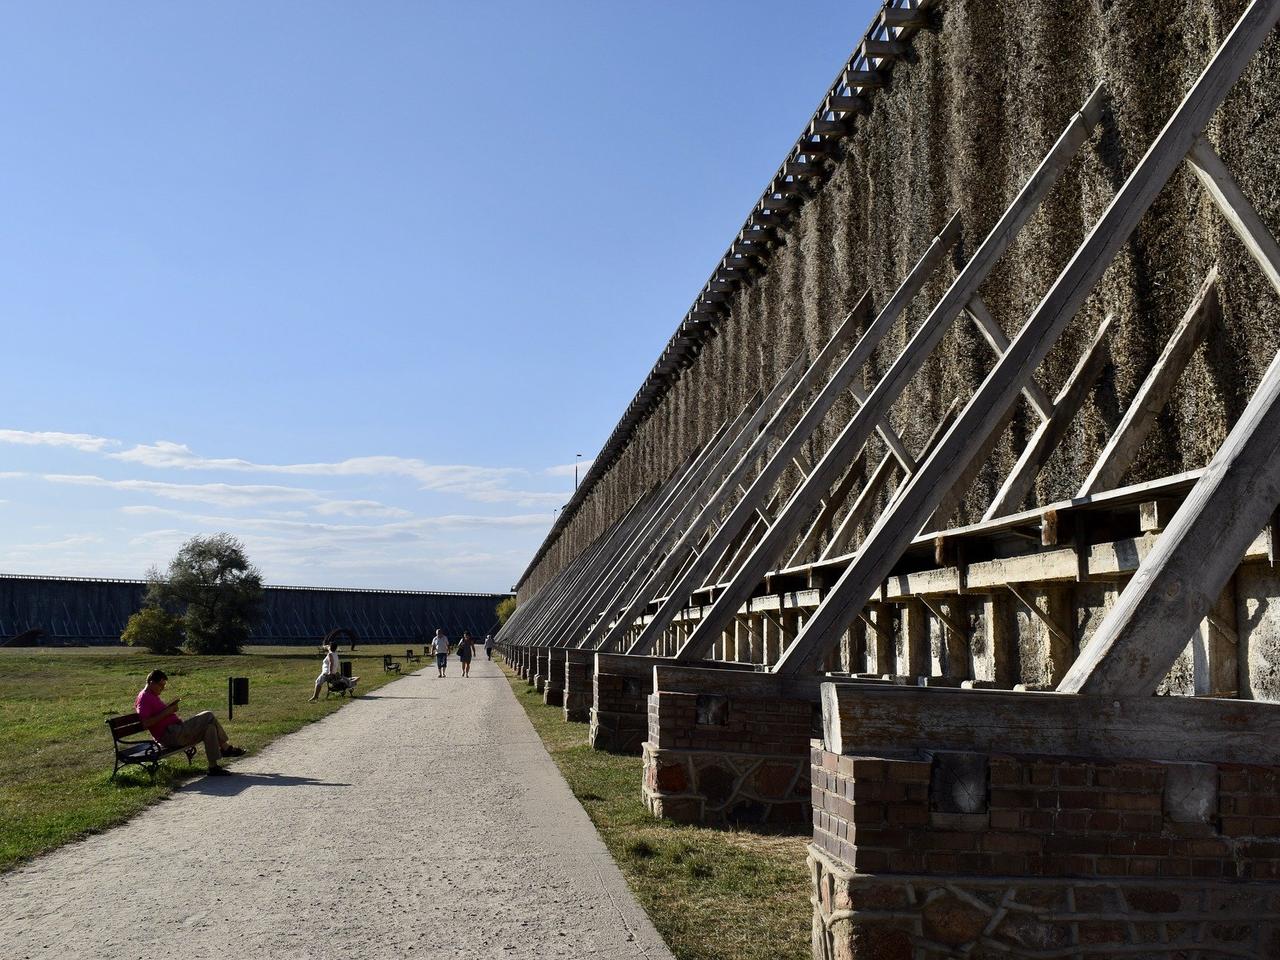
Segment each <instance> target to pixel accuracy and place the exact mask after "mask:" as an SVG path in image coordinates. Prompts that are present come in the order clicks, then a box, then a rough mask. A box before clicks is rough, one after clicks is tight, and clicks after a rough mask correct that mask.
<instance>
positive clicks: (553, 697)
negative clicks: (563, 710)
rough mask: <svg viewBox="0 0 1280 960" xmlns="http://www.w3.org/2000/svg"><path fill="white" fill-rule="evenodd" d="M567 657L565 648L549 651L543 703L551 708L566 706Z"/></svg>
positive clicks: (549, 649) (543, 687) (543, 688)
mask: <svg viewBox="0 0 1280 960" xmlns="http://www.w3.org/2000/svg"><path fill="white" fill-rule="evenodd" d="M564 672H565V655H564V648H563V647H550V648H548V650H547V677H546V680H545V681H544V683H543V685H542V702H543V703H545V704H547V706H551V707H562V706H564Z"/></svg>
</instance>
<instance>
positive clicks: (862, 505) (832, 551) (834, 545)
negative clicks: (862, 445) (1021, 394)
mask: <svg viewBox="0 0 1280 960" xmlns="http://www.w3.org/2000/svg"><path fill="white" fill-rule="evenodd" d="M958 406H959V401H958V400H952V401H951V405H950V406H949V407H947V409H946V410H945V411H944V412H943V414H942V419H941V420H939V421H938V425H937V426H936V427H934V428H933V433H932V434H931V435H930V437H929V440H928V442H927V443H926V444H925V447H924V450H923V451H922V452H921V454H920V455H921V456H922V457H927V456H928V455H929V452H930V451H931V450H932V449H933V447H934V444H936V443H937V442H938V440H940V439H941V438H942V436H943V434H945V433H946V432H947V429H948V428H949V427H950V426H951V422H952V421H953V420H954V419H955V415H956V408H957V407H958ZM861 456H862V454H861V453H859V457H861ZM897 466H898V461H897V459H896V458H895V457H894V456H893V454H891V453H888V454H885V456H884V458H883V459H882V460H881V461H880V463H879V464H877V466H876V469H875V470H874V471H873V472H872V474H871V476H870V477H869V478H868V479H867V483H866V485H865V486H864V487H863V488H862V491H861V492H860V493H859V494H858V498H857V500H855V501H854V503H853V506H852V507H851V508H850V509H849V512H848V513H847V514H845V517H844V520H843V521H841V523H840V526H839V527H838V528H837V529H836V530H835V532H833V533H832V534H831V540H830V542H828V543H827V547H826V549H825V550H823V551H822V556H821V558H820V560H829V559H831V558H832V557H837V556H839V555H840V553H841V552H842V551H844V550H846V549H848V546H849V543H850V541H851V540H852V539H853V535H854V533H855V532H856V531H857V529H858V526H859V525H860V524H862V523H863V522H864V521H865V520H866V519H867V517H868V516H870V513H871V510H872V509H873V508H874V506H875V503H876V501H877V500H878V499H879V497H880V494H881V492H882V491H883V490H884V489H885V488H886V487H887V485H888V483H889V481H891V480H892V479H893V475H894V473H895V472H896V469H897Z"/></svg>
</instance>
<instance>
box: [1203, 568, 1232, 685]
mask: <svg viewBox="0 0 1280 960" xmlns="http://www.w3.org/2000/svg"><path fill="white" fill-rule="evenodd" d="M1191 666H1192V679H1193V683H1194V684H1195V694H1196V696H1197V697H1235V696H1238V695H1239V692H1240V634H1239V629H1238V625H1237V622H1236V591H1235V578H1234V577H1233V578H1232V579H1231V581H1229V582H1228V583H1227V586H1226V588H1225V589H1224V590H1223V591H1222V595H1221V596H1220V597H1219V598H1218V602H1217V603H1215V604H1214V605H1213V609H1212V610H1210V611H1209V614H1208V616H1206V617H1205V618H1204V619H1203V620H1201V621H1200V626H1199V628H1198V629H1197V630H1196V632H1195V635H1194V636H1192V638H1191Z"/></svg>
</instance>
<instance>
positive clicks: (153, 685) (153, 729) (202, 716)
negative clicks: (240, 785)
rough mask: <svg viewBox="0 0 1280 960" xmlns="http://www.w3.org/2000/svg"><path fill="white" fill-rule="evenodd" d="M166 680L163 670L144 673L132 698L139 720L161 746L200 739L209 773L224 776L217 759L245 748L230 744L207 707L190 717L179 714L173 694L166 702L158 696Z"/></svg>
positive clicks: (187, 744)
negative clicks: (144, 679)
mask: <svg viewBox="0 0 1280 960" xmlns="http://www.w3.org/2000/svg"><path fill="white" fill-rule="evenodd" d="M168 682H169V676H168V674H166V673H165V672H164V671H163V670H152V671H151V672H150V673H148V674H147V685H146V686H145V687H143V688H142V689H141V690H140V691H139V692H138V696H137V697H136V698H135V699H134V701H133V708H134V709H135V710H136V711H138V719H140V720H141V721H142V725H143V726H144V727H146V728H147V732H148V733H150V734H151V739H152V740H154V741H155V742H156V743H158V744H160V745H161V746H164V747H193V746H195V745H196V744H197V743H200V742H201V741H203V742H204V755H205V759H206V760H208V762H209V773H210V775H212V776H215V777H217V776H226V775H227V774H229V773H230V772H231V771H230V770H228V769H227V768H226V767H223V766H220V765H219V763H218V761H219V760H221V759H222V758H223V757H242V756H244V751H243V750H241V749H240V748H239V747H236V746H233V745H232V743H231V739H230V738H229V737H228V736H227V732H226V731H225V730H223V729H222V724H220V723H219V722H218V718H217V717H215V716H214V715H213V714H212V713H210V712H209V711H208V710H204V711H202V712H200V713H197V714H196V715H195V716H194V717H192V718H191V719H190V720H183V719H182V718H181V717H180V716H178V699H179V698H177V697H175V698H174V699H173V700H171V701H170V702H169V703H165V702H164V701H163V700H162V699H160V694H162V693H164V688H165V685H166V684H167V683H168Z"/></svg>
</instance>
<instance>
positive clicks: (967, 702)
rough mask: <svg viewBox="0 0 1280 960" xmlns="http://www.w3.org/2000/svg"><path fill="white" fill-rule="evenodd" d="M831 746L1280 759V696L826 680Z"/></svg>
mask: <svg viewBox="0 0 1280 960" xmlns="http://www.w3.org/2000/svg"><path fill="white" fill-rule="evenodd" d="M821 696H822V724H823V741H824V745H825V747H826V749H827V750H829V751H831V752H832V753H843V754H853V755H857V754H861V753H873V754H874V753H878V752H883V751H894V750H972V751H979V752H989V753H1012V754H1045V755H1049V756H1075V757H1099V758H1107V759H1116V760H1166V761H1191V762H1198V763H1223V762H1226V763H1260V764H1275V763H1280V705H1276V704H1269V703H1258V702H1255V701H1249V700H1214V699H1211V698H1207V697H1124V698H1121V697H1090V696H1080V695H1073V694H1060V693H1010V692H1006V691H999V690H948V689H945V688H937V687H899V686H891V685H888V684H886V685H884V686H871V685H866V684H860V685H857V686H854V685H852V684H848V683H830V682H829V683H824V684H823V685H822V694H821Z"/></svg>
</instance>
